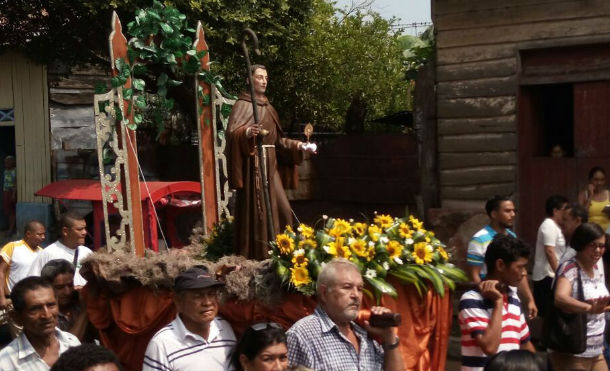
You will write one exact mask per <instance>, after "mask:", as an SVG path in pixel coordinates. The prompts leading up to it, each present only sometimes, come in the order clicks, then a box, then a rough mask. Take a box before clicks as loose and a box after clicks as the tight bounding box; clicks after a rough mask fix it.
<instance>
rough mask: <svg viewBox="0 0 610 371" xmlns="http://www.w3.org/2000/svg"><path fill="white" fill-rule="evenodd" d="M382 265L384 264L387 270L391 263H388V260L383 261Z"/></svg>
mask: <svg viewBox="0 0 610 371" xmlns="http://www.w3.org/2000/svg"><path fill="white" fill-rule="evenodd" d="M381 265H382V266H383V269H385V270H386V271H387V270H388V269H390V263H388V262H383V264H381Z"/></svg>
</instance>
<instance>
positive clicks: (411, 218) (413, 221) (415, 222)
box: [409, 215, 424, 231]
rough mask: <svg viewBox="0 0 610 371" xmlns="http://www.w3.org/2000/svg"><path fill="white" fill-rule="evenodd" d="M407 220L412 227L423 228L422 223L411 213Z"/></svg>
mask: <svg viewBox="0 0 610 371" xmlns="http://www.w3.org/2000/svg"><path fill="white" fill-rule="evenodd" d="M409 221H410V222H411V225H412V226H413V228H415V229H417V230H418V231H420V230H422V229H423V226H424V223H423V222H421V221H419V219H417V218H416V217H414V216H413V215H411V216H409Z"/></svg>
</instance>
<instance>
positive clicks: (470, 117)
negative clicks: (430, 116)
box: [432, 0, 610, 208]
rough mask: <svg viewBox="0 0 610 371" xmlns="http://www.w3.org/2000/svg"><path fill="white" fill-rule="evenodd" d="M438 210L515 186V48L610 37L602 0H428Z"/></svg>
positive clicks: (471, 203)
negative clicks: (434, 86) (434, 43)
mask: <svg viewBox="0 0 610 371" xmlns="http://www.w3.org/2000/svg"><path fill="white" fill-rule="evenodd" d="M432 17H433V22H434V25H435V27H436V32H437V35H436V40H437V71H436V72H437V93H436V94H437V120H438V151H439V172H440V185H441V187H440V198H441V203H442V207H443V208H464V207H465V208H480V207H481V205H482V201H483V200H485V199H487V198H488V197H490V196H491V195H493V194H497V193H504V194H508V193H513V192H516V191H518V179H517V178H518V156H517V150H518V148H517V146H518V133H517V110H518V107H517V93H518V88H519V66H520V60H519V51H520V50H522V49H527V48H532V47H539V48H543V47H555V46H569V45H580V44H587V43H595V42H610V1H608V0H504V1H489V0H432Z"/></svg>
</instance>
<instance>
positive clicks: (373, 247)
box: [81, 2, 465, 370]
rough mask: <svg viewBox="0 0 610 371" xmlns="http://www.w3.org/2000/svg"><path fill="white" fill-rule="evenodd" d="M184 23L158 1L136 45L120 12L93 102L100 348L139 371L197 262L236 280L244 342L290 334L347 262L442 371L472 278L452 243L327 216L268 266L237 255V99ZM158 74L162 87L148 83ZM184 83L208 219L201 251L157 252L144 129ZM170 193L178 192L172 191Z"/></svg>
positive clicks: (282, 242) (90, 286) (232, 285)
mask: <svg viewBox="0 0 610 371" xmlns="http://www.w3.org/2000/svg"><path fill="white" fill-rule="evenodd" d="M185 18H186V17H184V15H182V14H180V13H179V12H178V11H177V10H176V9H174V8H171V7H165V6H163V5H162V4H160V3H157V2H155V3H154V5H153V7H151V8H148V9H143V10H140V11H138V12H137V13H136V19H135V20H134V21H133V22H130V23H129V24H128V26H127V29H128V30H127V31H128V34H129V36H130V39H129V40H128V39H127V38H126V37H125V36H124V34H123V30H122V26H121V22H120V20H119V18H118V16H117V15H116V14H114V15H113V18H112V32H111V34H110V37H109V43H110V56H111V63H112V65H111V67H112V75H113V77H112V88H111V89H110V91H108V92H106V93H103V94H96V95H95V122H96V134H97V147H98V160H99V170H100V186H101V189H100V192H101V200H100V202H101V206H102V207H101V209H102V210H101V212H100V211H99V210H98V217H99V218H101V217H102V215H103V221H104V229H105V230H104V233H105V247H104V248H101V249H99V250H98V251H97V253H96V254H92V256H91V257H90V258H88V259H87V261H85V262H84V264H83V267H82V268H81V273H82V274H83V276H85V277H86V278H87V280H88V283H87V285H86V286H85V288H84V289H83V295H84V296H85V298H86V303H87V304H86V305H87V311H88V314H89V319H90V321H91V323H92V324H93V325H94V326H95V327H96V328H97V329H98V330H99V334H100V339H101V341H102V343H103V344H104V345H105V346H106V347H108V348H110V349H112V350H113V351H115V352H116V353H117V354H118V356H119V359H120V360H121V362H122V363H123V364H124V365H125V366H126V367H127V369H140V368H141V365H142V359H143V356H144V351H145V349H146V346H147V344H148V341H149V340H150V338H151V337H152V336H153V335H154V333H155V332H156V331H157V330H159V329H160V328H161V327H163V326H165V325H166V324H167V323H169V322H170V321H171V320H172V319H173V318H174V316H175V315H176V310H175V308H174V304H173V292H172V286H173V281H174V277H175V276H176V275H178V274H179V273H180V272H182V271H183V270H185V269H187V268H189V267H191V266H193V265H197V264H203V265H206V266H207V267H208V268H209V269H210V271H212V272H215V274H216V275H217V277H218V278H219V279H221V280H223V281H224V282H225V283H226V286H225V289H224V291H223V292H222V294H221V295H222V305H221V308H220V315H221V316H222V317H223V318H225V319H227V320H228V321H229V322H230V323H231V324H232V326H233V328H234V330H235V332H236V334H237V335H238V336H239V334H240V333H241V332H242V331H243V330H245V329H246V328H247V327H248V326H250V325H251V324H252V323H255V322H261V321H274V322H278V323H280V324H281V325H282V326H283V327H284V328H285V329H288V328H289V327H290V326H291V325H292V324H293V323H294V322H296V321H297V320H298V319H300V318H302V317H304V316H306V315H308V314H311V313H312V312H313V310H314V309H315V306H316V299H315V282H316V278H317V274H318V272H319V270H320V268H321V267H322V265H323V264H324V263H325V262H327V261H329V260H330V259H332V258H334V257H343V258H347V259H349V260H351V261H353V262H354V263H355V264H357V265H358V267H360V269H361V272H362V276H363V279H364V280H365V283H366V289H365V295H364V306H365V307H370V306H371V305H377V304H380V305H383V306H386V307H388V308H390V309H391V310H393V311H394V312H397V313H400V314H401V315H402V323H401V325H400V327H399V329H398V335H399V336H400V338H401V343H400V347H401V352H402V355H403V358H404V361H405V364H406V365H407V368H408V369H410V370H441V369H444V368H445V359H446V354H447V346H448V341H449V331H450V327H451V318H452V301H451V296H452V295H451V293H452V291H453V289H454V288H455V284H456V282H459V281H461V280H463V279H464V278H465V277H464V274H463V272H462V271H460V270H459V269H457V268H456V267H454V266H453V265H452V264H451V263H450V256H449V254H448V253H447V251H446V250H445V248H444V245H443V243H441V241H439V240H438V239H437V238H436V237H435V235H434V233H433V232H431V231H429V230H426V229H425V228H424V226H423V223H422V222H421V221H420V220H419V219H417V218H416V217H414V216H412V215H407V216H406V217H401V218H398V217H394V216H390V215H385V214H376V215H374V216H372V217H371V220H364V219H363V220H352V219H349V220H345V219H340V218H334V217H332V216H323V217H321V218H320V220H319V221H318V222H317V223H315V224H313V225H307V224H296V225H294V226H286V227H285V229H284V230H282V231H274V235H275V238H273V239H271V240H270V241H269V244H268V249H269V250H268V254H269V256H268V259H265V260H254V259H248V257H245V256H239V255H235V253H234V251H236V249H235V248H234V247H232V246H231V244H232V243H233V240H234V239H233V236H234V234H235V233H239V231H235V230H234V225H233V224H232V222H231V220H232V217H231V213H230V206H229V205H230V201H231V198H232V197H233V193H232V190H231V189H230V188H229V184H228V181H227V159H226V157H225V144H226V140H225V132H226V130H227V120H228V116H229V113H230V112H231V107H232V105H233V104H234V102H235V99H236V97H234V96H232V95H231V94H229V93H227V92H226V91H225V90H224V88H223V87H222V84H221V79H220V78H218V77H217V76H214V75H213V74H212V73H211V72H210V68H209V62H210V52H209V50H208V46H207V44H206V42H205V38H204V31H203V27H202V25H201V23H199V24H198V25H197V28H196V30H193V31H194V35H195V36H194V39H193V38H190V37H187V36H185V35H184V30H187V29H188V26H187V24H186V19H185ZM246 40H248V41H250V42H252V43H255V35H254V33H253V32H252V31H248V32H247V33H245V34H244V41H243V43H242V44H244V46H243V49H244V51H245V54H246V57H247V48H246V46H245V42H246ZM255 46H256V45H255ZM161 67H162V68H161ZM150 74H154V76H155V79H154V80H150V79H146V78H145V76H146V75H150ZM151 81H152V83H154V84H155V86H152V87H151V86H150V84H151ZM178 89H182V91H183V92H187V93H191V94H192V97H193V98H192V101H191V103H192V104H190V105H186V107H185V106H183V107H181V109H190V114H191V115H192V116H193V117H194V118H195V119H196V121H197V139H198V148H199V152H198V157H199V172H200V178H201V181H200V189H199V193H200V207H201V220H202V222H201V225H200V226H199V227H198V228H196V229H195V230H194V231H193V234H192V236H191V243H190V244H189V245H187V246H184V247H182V248H171V249H168V250H167V251H162V252H157V251H155V250H156V249H151V244H152V242H151V241H155V242H156V238H157V235H156V230H157V229H156V227H154V228H153V227H151V226H150V224H156V223H157V222H158V219H159V217H158V215H157V213H156V209H155V208H156V201H157V200H158V199H159V197H157V198H155V197H153V196H152V195H150V194H148V193H149V192H150V189H149V187H148V186H147V182H146V180H145V179H144V175H143V174H142V173H141V168H140V166H139V162H138V157H137V141H136V135H135V133H136V130H137V128H138V125H140V124H141V123H142V122H143V120H144V117H143V112H144V109H145V108H146V107H150V106H151V105H152V106H155V107H158V108H160V110H157V111H154V112H153V113H152V114H150V112H148V113H147V114H149V115H150V116H151V117H152V120H154V121H155V122H156V123H158V124H159V125H162V121H163V119H164V118H163V115H162V114H160V113H159V112H163V110H165V111H167V110H171V109H172V108H174V105H175V101H174V99H173V98H172V97H171V96H172V93H176V91H177V90H178ZM142 193H145V194H142ZM166 193H167V194H171V195H172V196H176V197H177V198H179V196H180V192H171V189H168V190H167V191H166ZM143 205H144V206H143ZM143 210H144V211H143ZM360 219H362V218H360ZM151 231H154V233H155V235H154V236H152V237H151V235H150V234H151V233H152V232H151ZM100 233H101V231H100ZM160 233H161V234H163V232H162V231H161V232H160ZM162 237H163V236H162Z"/></svg>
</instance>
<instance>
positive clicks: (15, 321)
mask: <svg viewBox="0 0 610 371" xmlns="http://www.w3.org/2000/svg"><path fill="white" fill-rule="evenodd" d="M60 226H61V228H60V238H59V239H58V241H56V242H55V243H53V244H51V245H49V246H48V247H47V248H46V249H42V248H41V247H40V246H39V245H40V243H41V242H42V241H43V240H44V239H45V235H46V230H45V228H44V225H43V224H42V223H40V222H38V221H31V222H29V223H27V225H26V226H25V230H24V236H23V239H22V240H20V241H15V242H11V243H9V244H7V245H5V246H4V247H3V248H2V250H0V257H1V259H0V260H1V263H0V275H1V276H2V277H0V278H2V279H4V282H6V285H0V286H4V287H3V288H2V291H0V298H1V299H2V301H0V305H1V306H2V307H1V308H0V309H2V310H4V311H6V310H8V309H9V308H12V311H11V313H12V314H11V316H10V319H9V321H8V325H7V326H9V327H10V330H11V333H12V335H13V337H14V339H13V340H12V341H11V342H10V343H9V344H8V345H6V346H5V347H4V348H2V349H1V350H0V370H15V369H19V370H49V369H51V370H108V371H111V370H120V369H121V364H120V362H119V361H118V359H117V357H116V355H114V354H113V353H112V352H111V351H110V350H108V349H105V348H103V347H101V346H99V345H96V344H99V341H98V340H97V339H96V333H95V331H91V330H92V328H91V326H90V324H89V320H88V316H87V311H86V308H85V301H84V297H83V294H82V292H81V290H80V288H81V287H82V286H83V285H84V284H86V281H85V279H84V278H83V277H82V276H80V275H79V268H80V264H81V262H82V260H83V259H84V258H85V257H86V256H87V255H89V254H91V251H90V250H89V249H88V248H86V247H85V246H83V243H84V235H85V233H86V228H85V224H84V220H83V219H82V218H81V217H79V216H78V215H76V214H72V213H66V214H64V215H62V216H61V218H60ZM223 285H224V283H223V282H221V281H219V280H217V279H216V277H215V275H212V274H210V272H208V270H207V269H206V268H205V267H204V266H195V267H192V268H190V269H187V270H186V271H184V272H182V273H181V274H179V275H178V276H177V277H176V278H175V281H174V292H175V297H174V303H175V306H176V309H177V315H176V317H175V319H174V320H173V321H172V322H170V323H169V324H167V325H166V326H165V327H163V328H162V329H160V330H159V331H158V332H157V333H156V334H155V335H154V336H153V337H152V339H151V340H150V342H149V344H148V346H147V348H146V353H145V355H144V362H143V364H142V369H143V370H150V371H152V370H162V371H170V370H212V371H213V370H286V369H290V368H292V369H299V370H310V369H311V370H382V369H383V370H402V369H404V365H403V360H402V356H401V353H400V350H399V344H400V339H399V338H398V337H397V335H396V334H397V329H396V327H372V326H370V324H369V322H368V321H364V322H363V327H361V326H359V325H358V324H356V323H355V322H354V320H356V318H357V316H358V314H359V311H360V308H361V305H362V296H363V287H364V282H363V279H362V276H361V274H360V269H359V268H358V266H356V265H355V264H354V263H353V262H351V261H349V260H346V259H335V260H333V261H331V262H330V263H328V264H326V265H325V266H324V267H323V268H322V270H321V271H320V274H319V279H318V281H317V296H318V302H319V305H318V307H317V308H316V310H315V312H314V313H313V314H312V315H310V316H307V317H304V318H302V319H301V320H300V321H298V322H297V323H295V324H294V325H293V326H292V327H291V328H289V329H287V330H288V331H285V330H286V329H284V328H282V327H281V326H280V325H279V324H277V323H255V324H253V325H252V326H250V327H249V328H248V329H247V330H246V331H245V332H244V333H243V335H242V336H241V338H240V339H238V338H237V337H236V336H235V333H234V332H233V329H232V327H231V325H230V324H229V323H228V322H227V321H226V320H224V319H222V318H221V317H219V316H218V309H219V289H221V288H222V286H223ZM388 312H389V309H387V308H383V307H372V308H371V313H372V314H383V313H388ZM374 339H377V340H374Z"/></svg>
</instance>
